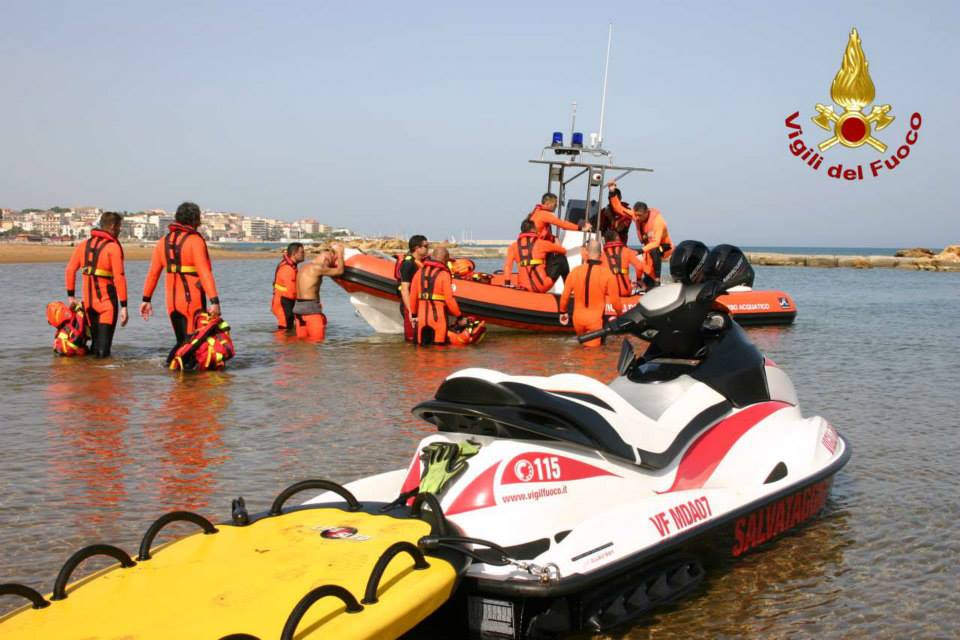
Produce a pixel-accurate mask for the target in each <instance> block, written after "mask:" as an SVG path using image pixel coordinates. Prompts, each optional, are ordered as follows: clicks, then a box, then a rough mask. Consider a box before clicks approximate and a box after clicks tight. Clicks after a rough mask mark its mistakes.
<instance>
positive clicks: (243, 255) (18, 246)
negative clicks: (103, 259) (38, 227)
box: [0, 242, 279, 264]
mask: <svg viewBox="0 0 960 640" xmlns="http://www.w3.org/2000/svg"><path fill="white" fill-rule="evenodd" d="M152 251H153V245H152V244H149V245H143V244H125V245H124V246H123V254H124V257H125V258H126V259H127V260H149V259H150V254H151V252H152ZM72 252H73V247H72V246H70V245H67V244H40V243H35V242H4V243H0V264H23V263H36V262H63V263H64V264H66V262H67V260H69V259H70V254H71V253H72ZM278 257H279V251H278V250H269V251H233V250H229V249H217V248H215V247H211V248H210V258H211V259H213V260H250V259H256V258H260V259H275V258H278Z"/></svg>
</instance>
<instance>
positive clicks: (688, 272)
mask: <svg viewBox="0 0 960 640" xmlns="http://www.w3.org/2000/svg"><path fill="white" fill-rule="evenodd" d="M709 253H710V249H708V248H707V245H705V244H703V243H702V242H700V241H699V240H684V241H683V242H681V243H680V244H678V245H677V246H676V248H675V249H674V250H673V255H672V256H671V257H670V277H671V278H673V281H674V282H682V283H683V284H700V283H701V282H703V278H704V275H705V272H706V267H707V255H708V254H709Z"/></svg>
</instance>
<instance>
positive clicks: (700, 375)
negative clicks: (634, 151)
mask: <svg viewBox="0 0 960 640" xmlns="http://www.w3.org/2000/svg"><path fill="white" fill-rule="evenodd" d="M705 250H706V246H705V245H704V244H703V243H701V242H696V241H685V242H682V243H680V244H679V245H678V246H677V250H676V252H675V254H674V258H672V259H671V261H670V270H671V275H672V276H673V277H674V278H675V279H678V280H679V281H678V282H673V283H671V284H667V285H662V286H660V287H657V288H655V289H653V290H651V291H650V292H649V293H647V294H646V295H645V296H644V297H643V298H641V300H640V302H639V303H638V304H637V306H635V307H634V308H633V309H631V310H630V311H628V312H626V313H625V314H623V315H622V316H620V317H619V318H617V319H615V320H613V321H612V322H610V323H609V324H607V325H606V326H605V327H604V328H603V329H600V330H599V331H595V332H593V333H587V334H584V335H582V336H580V338H579V340H580V341H585V340H590V339H592V338H595V337H597V336H604V335H610V334H617V333H630V334H632V335H634V336H636V337H638V338H640V339H642V340H647V341H649V342H650V346H649V347H648V348H647V350H646V351H645V352H644V354H643V355H642V356H641V357H637V356H636V355H635V354H634V352H633V347H632V345H631V344H630V343H629V342H627V341H624V343H623V347H622V349H623V351H622V353H621V354H620V360H619V365H618V369H619V372H620V374H621V375H624V376H627V377H628V378H629V379H630V380H632V381H633V382H660V381H665V380H671V379H674V378H676V377H677V376H678V375H681V374H684V373H686V374H689V375H691V376H692V377H694V378H696V379H699V380H702V381H703V382H705V383H707V384H709V385H710V386H711V387H713V388H714V389H716V390H717V391H718V392H721V393H723V394H724V395H726V396H728V397H730V398H731V400H732V401H733V403H734V404H735V406H740V405H742V404H749V403H750V402H756V401H758V399H762V398H763V397H764V396H765V395H766V385H765V383H764V381H763V356H762V355H761V353H760V351H759V350H758V349H757V348H756V347H755V346H753V344H751V343H750V341H749V340H748V339H747V337H746V335H745V334H744V332H743V329H741V328H740V327H739V326H738V325H737V324H736V323H734V322H733V320H732V319H731V318H730V315H729V313H727V312H726V311H724V310H723V309H722V308H717V307H716V305H715V301H716V299H717V297H718V296H720V295H721V294H723V293H724V292H725V291H727V290H728V289H729V288H730V287H735V286H738V285H743V284H746V283H748V282H752V281H753V268H752V267H751V266H750V263H749V261H748V260H747V258H746V256H745V255H744V254H743V252H742V251H741V250H740V249H738V248H737V247H735V246H732V245H729V244H721V245H717V246H716V247H714V248H713V250H712V251H710V252H709V253H705ZM678 254H679V255H678ZM701 265H702V266H701ZM701 278H702V281H701V282H696V281H697V280H701Z"/></svg>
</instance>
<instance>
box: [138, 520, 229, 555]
mask: <svg viewBox="0 0 960 640" xmlns="http://www.w3.org/2000/svg"><path fill="white" fill-rule="evenodd" d="M171 522H191V523H193V524H195V525H197V526H198V527H200V528H201V529H203V535H205V536H206V535H210V534H211V533H216V532H217V528H216V527H215V526H213V524H211V523H210V521H209V520H207V519H206V518H204V517H203V516H201V515H198V514H196V513H191V512H190V511H171V512H170V513H166V514H164V515H162V516H160V517H159V518H157V519H156V521H154V523H153V524H152V525H150V528H149V529H147V532H146V533H145V534H143V540H141V541H140V553H139V554H137V560H139V561H141V562H143V561H144V560H149V559H150V547H151V545H153V539H154V538H156V537H157V534H158V533H160V530H161V529H163V528H164V527H165V526H167V525H168V524H170V523H171Z"/></svg>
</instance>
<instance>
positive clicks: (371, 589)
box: [361, 541, 430, 604]
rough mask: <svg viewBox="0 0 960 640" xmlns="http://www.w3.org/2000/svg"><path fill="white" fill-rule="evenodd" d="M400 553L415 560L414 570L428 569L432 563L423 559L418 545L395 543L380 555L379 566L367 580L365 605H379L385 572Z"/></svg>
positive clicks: (402, 542) (376, 565) (374, 567)
mask: <svg viewBox="0 0 960 640" xmlns="http://www.w3.org/2000/svg"><path fill="white" fill-rule="evenodd" d="M400 553H406V554H409V555H410V557H411V558H413V568H414V570H420V569H427V568H429V567H430V563H429V562H427V559H426V558H424V557H423V552H422V551H420V549H418V548H417V546H416V545H414V544H412V543H410V542H406V541H401V542H394V543H393V544H392V545H390V546H389V547H387V550H386V551H384V552H383V553H382V554H381V555H380V559H379V560H377V564H375V565H374V566H373V571H371V572H370V577H369V578H367V588H366V590H364V592H363V600H361V602H362V603H363V604H376V603H377V587H379V586H380V579H381V578H383V572H384V571H386V570H387V566H388V565H389V564H390V561H391V560H393V559H394V558H395V557H396V556H397V555H398V554H400Z"/></svg>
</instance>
